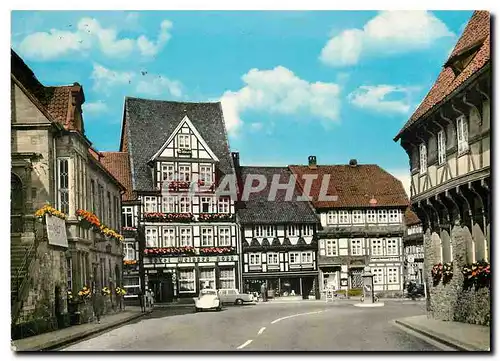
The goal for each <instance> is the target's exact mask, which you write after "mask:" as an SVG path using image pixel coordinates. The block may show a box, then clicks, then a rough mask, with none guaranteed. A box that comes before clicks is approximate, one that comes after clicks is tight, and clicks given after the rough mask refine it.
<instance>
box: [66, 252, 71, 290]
mask: <svg viewBox="0 0 500 361" xmlns="http://www.w3.org/2000/svg"><path fill="white" fill-rule="evenodd" d="M66 268H67V279H68V291H71V290H72V289H73V261H72V260H71V258H67V259H66Z"/></svg>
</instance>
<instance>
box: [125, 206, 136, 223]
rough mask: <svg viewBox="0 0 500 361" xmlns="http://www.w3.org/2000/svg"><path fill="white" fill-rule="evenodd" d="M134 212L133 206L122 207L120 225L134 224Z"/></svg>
mask: <svg viewBox="0 0 500 361" xmlns="http://www.w3.org/2000/svg"><path fill="white" fill-rule="evenodd" d="M133 220H134V213H133V207H123V208H122V226H123V227H133V226H134V221H133Z"/></svg>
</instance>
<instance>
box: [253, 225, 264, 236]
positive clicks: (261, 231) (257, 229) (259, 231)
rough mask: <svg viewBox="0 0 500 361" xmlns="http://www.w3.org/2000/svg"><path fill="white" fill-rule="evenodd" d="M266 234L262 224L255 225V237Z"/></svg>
mask: <svg viewBox="0 0 500 361" xmlns="http://www.w3.org/2000/svg"><path fill="white" fill-rule="evenodd" d="M263 234H264V229H263V228H262V226H255V237H262V235H263Z"/></svg>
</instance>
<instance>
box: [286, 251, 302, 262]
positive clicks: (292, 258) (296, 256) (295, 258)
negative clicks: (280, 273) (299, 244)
mask: <svg viewBox="0 0 500 361" xmlns="http://www.w3.org/2000/svg"><path fill="white" fill-rule="evenodd" d="M288 261H289V263H290V264H300V253H299V252H290V253H289V254H288Z"/></svg>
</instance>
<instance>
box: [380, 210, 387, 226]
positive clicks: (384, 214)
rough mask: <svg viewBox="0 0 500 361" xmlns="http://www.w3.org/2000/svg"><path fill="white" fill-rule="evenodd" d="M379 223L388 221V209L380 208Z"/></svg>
mask: <svg viewBox="0 0 500 361" xmlns="http://www.w3.org/2000/svg"><path fill="white" fill-rule="evenodd" d="M378 223H387V210H386V209H379V210H378Z"/></svg>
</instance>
